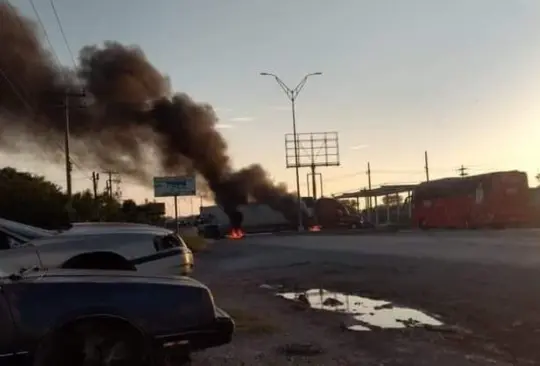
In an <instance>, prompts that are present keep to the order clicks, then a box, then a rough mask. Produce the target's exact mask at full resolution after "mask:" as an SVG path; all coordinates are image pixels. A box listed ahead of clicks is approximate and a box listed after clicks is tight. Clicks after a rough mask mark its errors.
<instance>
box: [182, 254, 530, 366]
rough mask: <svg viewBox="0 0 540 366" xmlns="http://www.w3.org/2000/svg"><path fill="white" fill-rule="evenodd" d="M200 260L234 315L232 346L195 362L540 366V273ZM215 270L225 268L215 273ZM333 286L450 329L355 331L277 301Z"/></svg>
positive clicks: (385, 261)
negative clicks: (236, 266) (249, 265)
mask: <svg viewBox="0 0 540 366" xmlns="http://www.w3.org/2000/svg"><path fill="white" fill-rule="evenodd" d="M213 260H215V258H212V254H205V255H201V256H200V258H199V268H200V269H201V270H200V271H198V273H197V274H196V275H195V277H196V278H198V279H200V280H201V281H203V282H204V283H206V284H207V285H208V286H209V287H210V288H211V289H212V291H213V293H214V296H215V299H216V302H217V304H218V305H219V306H220V307H222V308H224V309H225V310H227V311H229V312H230V313H231V315H232V316H233V317H234V318H235V320H236V322H237V325H238V330H237V332H236V334H235V337H234V340H233V342H232V343H231V344H229V345H226V346H223V347H219V348H215V349H211V350H207V351H204V352H201V353H198V354H195V355H194V357H193V364H194V365H255V364H259V365H285V364H291V365H292V364H294V365H388V366H397V365H415V366H416V365H419V366H420V365H435V364H436V365H438V366H446V365H448V366H456V365H458V366H459V365H535V364H539V363H540V348H539V347H538V346H537V339H538V338H537V335H538V334H539V333H540V312H539V311H538V309H540V291H539V290H540V285H539V283H538V282H537V281H536V279H537V278H538V277H539V275H540V271H538V270H532V269H523V268H512V267H503V266H494V265H478V264H475V265H473V264H462V263H450V262H443V261H433V260H429V261H427V260H418V259H405V258H401V257H379V256H369V258H366V259H365V260H364V261H362V263H359V264H358V265H355V266H345V265H342V264H337V263H309V262H306V263H301V264H296V265H291V266H286V267H277V266H276V267H275V268H271V269H258V270H255V269H250V270H243V271H242V270H240V271H228V272H222V271H220V270H219V269H218V267H216V266H214V265H213V264H212V263H215V262H213ZM212 268H216V269H215V270H212ZM261 284H270V285H279V286H282V287H283V288H285V289H294V290H295V291H297V290H306V289H309V288H324V289H326V290H332V291H340V292H343V293H351V294H360V295H362V296H367V297H370V298H375V299H384V300H389V301H392V302H393V303H394V304H397V305H403V306H408V307H413V308H415V309H421V310H423V311H426V312H427V313H429V314H437V316H439V317H440V318H441V319H442V321H443V322H444V323H445V325H444V326H443V327H441V328H431V329H429V330H428V329H422V328H409V329H404V330H380V331H371V332H354V331H350V330H347V329H346V327H344V324H346V323H347V321H348V320H347V319H349V318H350V317H347V316H346V315H344V314H338V313H333V312H329V311H322V310H313V309H309V308H308V307H306V306H302V304H301V303H298V302H293V301H289V300H285V299H283V298H280V297H278V296H275V291H272V290H270V289H268V288H261Z"/></svg>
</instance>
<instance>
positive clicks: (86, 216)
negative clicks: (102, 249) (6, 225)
mask: <svg viewBox="0 0 540 366" xmlns="http://www.w3.org/2000/svg"><path fill="white" fill-rule="evenodd" d="M154 206H156V207H158V206H159V204H158V203H151V204H143V205H137V204H136V203H135V201H133V200H126V201H124V202H120V201H118V200H117V199H116V198H114V197H110V196H109V195H107V194H102V195H99V196H97V197H94V195H93V194H92V192H91V191H90V190H84V191H82V192H77V193H75V194H73V195H72V197H71V207H72V211H73V214H72V217H71V220H70V215H69V212H68V198H67V196H66V195H65V194H64V193H63V192H62V191H61V189H60V187H58V186H57V185H56V184H54V183H52V182H49V181H47V180H45V178H44V177H42V176H39V175H34V174H30V173H26V172H19V171H17V170H15V169H13V168H10V167H6V168H3V169H0V218H5V219H8V220H13V221H18V222H22V223H25V224H28V225H34V226H39V227H43V228H48V229H62V228H67V227H69V224H70V222H73V221H75V222H78V221H130V222H141V223H142V222H144V223H154V224H158V223H160V222H161V221H162V219H163V215H164V206H163V210H158V211H156V209H155V208H156V207H154Z"/></svg>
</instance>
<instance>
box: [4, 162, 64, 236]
mask: <svg viewBox="0 0 540 366" xmlns="http://www.w3.org/2000/svg"><path fill="white" fill-rule="evenodd" d="M0 217H3V218H6V219H9V220H14V221H19V222H22V223H26V224H29V225H35V226H39V227H43V228H49V229H58V228H62V227H65V226H66V225H68V224H69V216H68V212H67V199H66V196H65V195H64V194H63V193H62V191H61V190H60V187H58V186H57V185H55V184H54V183H51V182H48V181H47V180H45V178H44V177H42V176H38V175H34V174H30V173H25V172H18V171H17V170H15V169H13V168H10V167H6V168H3V169H0Z"/></svg>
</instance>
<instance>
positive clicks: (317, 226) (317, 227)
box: [308, 225, 321, 231]
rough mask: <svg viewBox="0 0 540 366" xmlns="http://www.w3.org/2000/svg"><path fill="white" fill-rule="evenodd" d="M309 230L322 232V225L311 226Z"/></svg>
mask: <svg viewBox="0 0 540 366" xmlns="http://www.w3.org/2000/svg"><path fill="white" fill-rule="evenodd" d="M308 230H309V231H321V227H320V225H315V226H311V227H310V228H309V229H308Z"/></svg>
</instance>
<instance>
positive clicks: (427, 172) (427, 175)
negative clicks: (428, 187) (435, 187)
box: [424, 151, 429, 182]
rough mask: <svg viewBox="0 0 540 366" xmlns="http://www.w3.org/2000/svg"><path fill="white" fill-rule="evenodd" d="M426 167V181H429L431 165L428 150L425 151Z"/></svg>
mask: <svg viewBox="0 0 540 366" xmlns="http://www.w3.org/2000/svg"><path fill="white" fill-rule="evenodd" d="M424 165H425V166H424V169H425V170H426V182H429V165H428V157H427V151H424Z"/></svg>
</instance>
